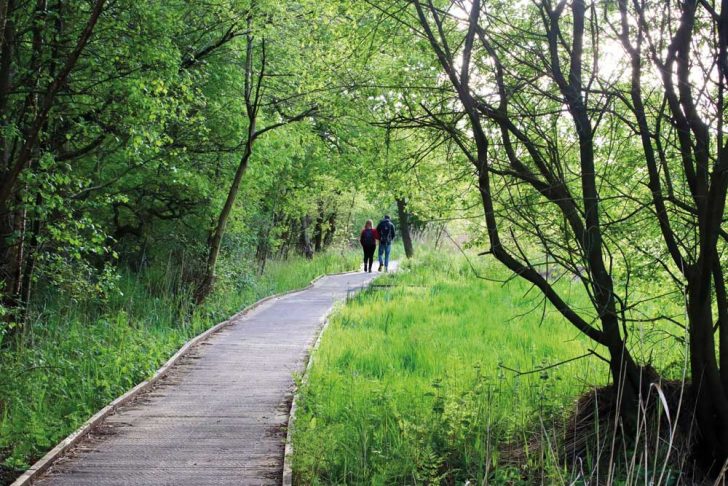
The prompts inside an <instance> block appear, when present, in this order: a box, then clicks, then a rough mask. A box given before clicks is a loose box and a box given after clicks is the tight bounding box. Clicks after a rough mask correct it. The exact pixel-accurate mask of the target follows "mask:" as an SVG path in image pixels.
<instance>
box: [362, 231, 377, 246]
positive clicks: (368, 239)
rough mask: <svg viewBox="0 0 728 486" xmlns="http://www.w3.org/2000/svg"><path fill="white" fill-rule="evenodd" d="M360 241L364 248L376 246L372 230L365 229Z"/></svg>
mask: <svg viewBox="0 0 728 486" xmlns="http://www.w3.org/2000/svg"><path fill="white" fill-rule="evenodd" d="M361 241H362V244H363V245H364V246H376V244H377V241H376V239H375V238H374V230H373V229H371V228H367V229H365V230H364V231H363V232H362V235H361Z"/></svg>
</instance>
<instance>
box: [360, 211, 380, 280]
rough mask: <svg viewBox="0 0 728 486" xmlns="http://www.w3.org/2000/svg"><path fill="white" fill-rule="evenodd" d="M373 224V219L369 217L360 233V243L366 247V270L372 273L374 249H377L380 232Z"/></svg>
mask: <svg viewBox="0 0 728 486" xmlns="http://www.w3.org/2000/svg"><path fill="white" fill-rule="evenodd" d="M372 224H373V223H372V220H371V219H367V222H366V223H364V229H363V230H361V235H359V243H361V247H362V249H364V271H365V272H369V273H372V261H373V260H374V250H376V249H377V240H378V239H379V234H378V233H377V230H375V229H374V228H372Z"/></svg>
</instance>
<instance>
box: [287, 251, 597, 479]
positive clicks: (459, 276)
mask: <svg viewBox="0 0 728 486" xmlns="http://www.w3.org/2000/svg"><path fill="white" fill-rule="evenodd" d="M478 273H481V274H483V275H487V276H489V277H494V278H498V279H502V278H505V277H507V274H505V273H504V272H503V271H502V270H500V268H499V267H496V266H493V267H488V266H483V267H480V268H479V269H478ZM378 285H379V286H378V287H374V288H372V289H371V290H369V291H367V292H365V293H363V294H360V295H359V296H358V297H356V298H355V299H353V300H352V301H350V302H349V303H348V304H347V305H346V306H345V307H344V308H343V309H341V310H340V311H339V312H338V313H337V314H335V316H334V317H333V318H332V320H331V322H330V325H329V327H328V328H327V330H326V333H325V335H324V338H323V340H322V344H321V347H320V348H319V349H318V351H317V352H316V355H315V357H314V362H313V365H312V368H311V370H310V375H309V381H308V383H307V384H306V385H305V386H304V387H303V389H302V395H301V401H300V408H299V411H298V415H297V420H296V429H295V432H294V451H295V454H294V460H293V468H294V473H295V475H296V477H297V480H298V483H299V484H344V483H346V484H416V483H423V482H424V483H427V482H434V483H438V482H445V483H446V484H453V483H456V482H457V483H462V482H464V481H468V480H470V481H474V482H475V484H480V483H481V481H483V480H486V479H487V480H488V481H489V482H492V483H494V484H518V483H519V481H520V478H522V477H523V472H524V469H529V470H531V471H536V472H535V473H532V474H538V475H540V480H541V482H542V483H551V484H558V483H563V482H564V481H565V480H566V479H567V478H568V472H567V471H564V470H563V468H562V467H561V466H559V465H558V461H555V460H554V457H549V451H551V452H552V453H554V454H557V452H554V448H557V447H558V445H556V444H554V445H553V447H545V448H543V449H542V450H541V451H540V452H535V451H532V452H529V451H528V450H527V449H525V450H526V452H525V454H524V453H523V450H524V448H523V447H520V446H522V445H523V444H525V443H527V442H528V441H529V440H532V438H533V437H534V435H539V434H540V432H541V431H543V430H546V428H547V427H548V425H547V424H548V423H550V422H552V421H553V419H555V418H558V417H561V416H563V414H565V413H566V412H567V411H568V410H569V409H570V406H569V405H570V404H571V403H573V400H574V398H575V397H577V396H578V395H580V394H581V393H583V392H584V391H586V390H587V389H589V388H590V387H592V386H594V385H600V384H604V383H605V382H606V381H608V378H609V376H608V369H607V366H606V364H605V363H604V362H603V361H601V360H599V359H598V358H596V357H594V356H587V357H584V358H581V359H578V360H575V361H571V362H569V363H566V364H563V365H560V366H558V367H554V368H550V369H547V370H543V371H540V372H535V373H528V374H519V373H517V372H516V371H529V370H538V369H540V368H544V367H546V366H549V365H551V364H555V363H558V362H561V361H564V360H567V359H570V358H575V357H578V356H581V355H584V354H587V353H588V351H589V349H591V348H592V347H593V346H592V345H591V344H590V343H589V342H588V341H587V340H586V339H585V338H584V337H582V336H581V335H579V333H578V332H577V331H576V330H574V329H573V328H572V327H570V326H569V325H568V324H566V323H565V322H564V320H563V318H562V317H560V316H559V315H558V314H557V313H555V312H553V311H551V310H549V308H548V307H547V308H546V309H544V307H543V306H540V305H539V302H540V296H539V295H537V293H536V292H535V291H534V290H533V289H529V286H528V285H526V284H525V283H524V282H523V281H522V280H519V279H514V280H510V281H509V282H508V283H507V284H503V283H500V282H495V281H489V280H485V279H482V278H478V277H477V276H476V275H475V273H474V272H473V271H472V270H471V267H470V265H469V264H468V263H467V261H466V260H465V259H464V258H462V257H456V256H448V255H433V254H427V255H425V256H424V257H419V258H418V259H417V260H416V261H414V262H412V263H409V264H407V265H405V266H404V268H403V269H402V271H401V272H400V273H399V274H397V275H390V276H387V277H385V278H384V279H380V280H379V281H378ZM562 290H563V291H564V292H566V293H567V294H568V293H571V294H572V295H571V299H572V301H574V302H576V303H578V302H579V301H580V299H582V298H583V297H581V296H580V295H579V294H578V292H579V287H578V286H577V285H572V284H570V283H565V284H564V285H563V286H562ZM584 303H585V302H584ZM543 440H546V441H548V440H550V439H548V437H547V434H543V435H542V441H543ZM555 442H556V441H555ZM514 448H515V449H520V450H521V454H523V455H521V456H520V457H519V458H518V460H517V461H513V460H512V458H509V457H508V456H509V451H513V449H514ZM531 477H533V475H531ZM537 482H538V481H537Z"/></svg>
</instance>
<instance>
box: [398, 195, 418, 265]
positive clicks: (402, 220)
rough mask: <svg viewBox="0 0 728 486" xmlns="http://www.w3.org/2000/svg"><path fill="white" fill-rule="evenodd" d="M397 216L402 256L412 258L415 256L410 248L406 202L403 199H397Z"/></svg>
mask: <svg viewBox="0 0 728 486" xmlns="http://www.w3.org/2000/svg"><path fill="white" fill-rule="evenodd" d="M397 214H398V215H399V233H400V234H401V235H402V243H403V244H404V254H405V255H406V256H407V258H412V257H413V256H414V255H415V249H414V247H413V246H412V235H411V234H410V223H409V214H408V213H407V201H406V200H405V199H404V198H397Z"/></svg>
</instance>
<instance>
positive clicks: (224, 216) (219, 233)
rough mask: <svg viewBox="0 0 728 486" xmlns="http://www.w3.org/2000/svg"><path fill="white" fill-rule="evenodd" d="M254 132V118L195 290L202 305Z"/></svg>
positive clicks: (197, 301)
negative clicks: (203, 270)
mask: <svg viewBox="0 0 728 486" xmlns="http://www.w3.org/2000/svg"><path fill="white" fill-rule="evenodd" d="M253 133H255V120H252V121H251V125H250V126H249V127H248V143H247V144H246V146H245V153H244V154H243V157H242V158H241V159H240V164H239V165H238V169H237V171H235V177H234V178H233V183H232V185H231V186H230V190H229V191H228V195H227V198H226V199H225V204H224V205H223V207H222V211H220V216H219V217H218V219H217V224H216V225H215V229H214V230H213V232H212V235H210V240H209V247H208V253H207V262H206V265H205V273H204V274H203V276H202V279H201V281H200V284H199V286H198V287H197V290H196V291H195V303H196V304H197V305H200V304H202V302H204V301H205V299H206V298H207V296H208V295H210V292H212V288H213V286H214V285H215V266H216V265H217V258H218V257H219V256H220V246H221V245H222V237H223V235H224V234H225V226H227V222H228V219H229V218H230V213H231V212H232V210H233V205H234V204H235V198H236V197H237V195H238V191H239V189H240V183H241V182H242V180H243V175H245V171H246V170H247V169H248V162H249V161H250V155H251V154H252V150H253V141H254V139H253V137H252V134H253Z"/></svg>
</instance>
